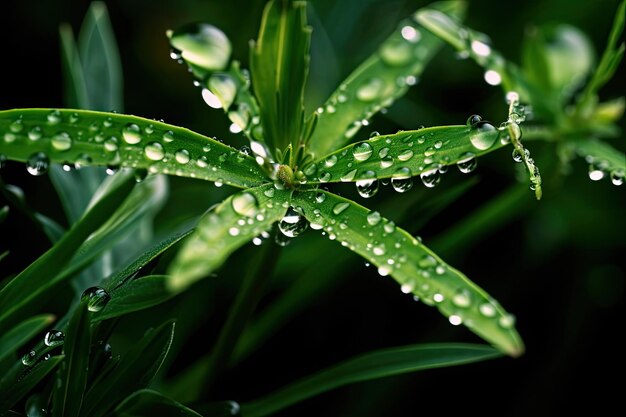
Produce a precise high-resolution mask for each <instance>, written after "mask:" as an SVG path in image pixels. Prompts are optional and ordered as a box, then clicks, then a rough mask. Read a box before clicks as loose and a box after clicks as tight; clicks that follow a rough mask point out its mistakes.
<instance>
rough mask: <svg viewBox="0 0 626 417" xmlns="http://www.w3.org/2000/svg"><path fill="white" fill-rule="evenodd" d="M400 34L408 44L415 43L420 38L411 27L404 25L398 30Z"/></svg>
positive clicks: (420, 35) (419, 34) (416, 31)
mask: <svg viewBox="0 0 626 417" xmlns="http://www.w3.org/2000/svg"><path fill="white" fill-rule="evenodd" d="M400 34H401V35H402V37H403V38H404V39H406V40H407V41H409V42H412V43H415V42H418V41H419V40H420V39H421V38H422V34H421V33H420V32H419V31H418V30H417V29H415V28H414V27H413V26H409V25H406V26H404V27H403V28H402V29H401V30H400Z"/></svg>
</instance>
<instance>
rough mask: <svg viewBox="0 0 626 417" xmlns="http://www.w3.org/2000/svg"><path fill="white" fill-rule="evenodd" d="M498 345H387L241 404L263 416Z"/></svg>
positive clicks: (484, 353)
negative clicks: (341, 389) (354, 385)
mask: <svg viewBox="0 0 626 417" xmlns="http://www.w3.org/2000/svg"><path fill="white" fill-rule="evenodd" d="M498 356H500V354H499V353H498V351H496V350H495V349H493V348H491V347H488V346H482V345H470V344H460V343H459V344H424V345H410V346H403V347H398V348H391V349H384V350H379V351H375V352H371V353H366V354H364V355H361V356H358V357H356V358H354V359H350V360H348V361H346V362H343V363H341V364H339V365H335V366H333V367H330V368H327V369H325V370H323V371H321V372H319V373H317V374H315V375H312V376H310V377H307V378H304V379H301V380H299V381H296V382H294V383H292V384H290V385H288V386H286V387H285V388H283V389H281V390H279V391H277V392H275V393H272V394H270V395H268V396H267V397H264V398H262V399H260V400H257V401H253V402H251V403H246V404H243V405H242V406H241V409H242V415H244V416H246V417H262V416H267V415H271V414H273V413H275V412H277V411H279V410H282V409H283V408H286V407H289V406H290V405H293V404H296V403H299V402H301V401H303V400H306V399H307V398H310V397H313V396H315V395H319V394H321V393H323V392H326V391H330V390H333V389H336V388H339V387H341V386H343V385H347V384H352V383H355V382H360V381H368V380H372V379H377V378H382V377H387V376H392V375H399V374H404V373H409V372H416V371H421V370H425V369H432V368H443V367H447V366H455V365H463V364H467V363H472V362H478V361H482V360H486V359H492V358H496V357H498Z"/></svg>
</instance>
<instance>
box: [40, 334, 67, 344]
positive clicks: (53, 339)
mask: <svg viewBox="0 0 626 417" xmlns="http://www.w3.org/2000/svg"><path fill="white" fill-rule="evenodd" d="M64 340H65V334H63V332H62V331H60V330H50V331H49V332H47V333H46V334H45V336H44V337H43V342H44V344H45V345H46V346H50V347H56V346H61V345H62V344H63V341H64Z"/></svg>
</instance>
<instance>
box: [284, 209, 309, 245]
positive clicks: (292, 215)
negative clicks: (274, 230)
mask: <svg viewBox="0 0 626 417" xmlns="http://www.w3.org/2000/svg"><path fill="white" fill-rule="evenodd" d="M308 226H309V223H308V222H307V221H306V219H305V218H304V216H302V215H301V214H300V213H298V212H297V211H296V210H295V209H294V208H293V207H290V208H289V209H288V210H287V213H286V214H285V216H284V217H283V218H282V219H281V220H280V222H278V229H279V230H280V231H281V232H282V234H283V235H285V236H287V237H291V238H293V237H296V236H298V235H300V234H301V233H302V232H304V231H305V230H306V229H307V227H308Z"/></svg>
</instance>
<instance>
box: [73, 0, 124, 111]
mask: <svg viewBox="0 0 626 417" xmlns="http://www.w3.org/2000/svg"><path fill="white" fill-rule="evenodd" d="M78 47H79V55H80V62H81V64H82V68H83V79H84V82H85V87H86V95H87V99H88V103H89V104H88V105H87V106H81V107H85V108H89V109H93V110H101V111H113V110H115V111H118V112H121V111H123V110H124V109H123V104H122V84H123V83H122V65H121V63H120V56H119V52H118V48H117V42H116V41H115V35H114V34H113V28H112V27H111V21H110V20H109V14H108V11H107V8H106V5H105V4H104V3H103V2H101V1H95V2H93V3H91V6H90V7H89V10H88V11H87V16H86V17H85V21H84V22H83V25H82V27H81V31H80V34H79V36H78ZM78 104H80V103H78Z"/></svg>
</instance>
